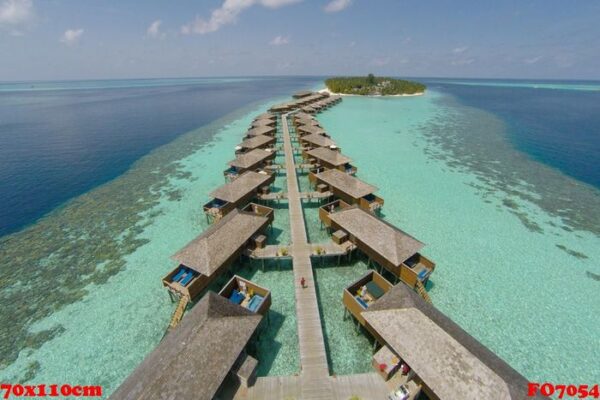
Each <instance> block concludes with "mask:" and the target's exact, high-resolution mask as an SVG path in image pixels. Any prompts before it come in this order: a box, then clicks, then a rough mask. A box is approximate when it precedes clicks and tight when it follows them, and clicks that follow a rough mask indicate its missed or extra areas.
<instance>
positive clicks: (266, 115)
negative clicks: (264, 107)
mask: <svg viewBox="0 0 600 400" xmlns="http://www.w3.org/2000/svg"><path fill="white" fill-rule="evenodd" d="M259 119H270V120H273V121H275V120H277V115H275V114H273V113H270V112H266V113H262V114H260V115H258V116H257V117H256V118H254V120H255V121H258V120H259Z"/></svg>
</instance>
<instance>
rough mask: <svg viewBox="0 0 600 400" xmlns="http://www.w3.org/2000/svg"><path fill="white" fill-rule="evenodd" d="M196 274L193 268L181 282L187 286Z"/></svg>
mask: <svg viewBox="0 0 600 400" xmlns="http://www.w3.org/2000/svg"><path fill="white" fill-rule="evenodd" d="M194 275H195V273H194V272H193V271H192V270H189V271H188V274H187V275H186V276H185V278H183V279H182V280H181V282H179V283H181V284H182V285H183V286H187V284H188V283H190V281H191V280H192V278H193V277H194Z"/></svg>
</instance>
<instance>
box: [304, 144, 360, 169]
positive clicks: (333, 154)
mask: <svg viewBox="0 0 600 400" xmlns="http://www.w3.org/2000/svg"><path fill="white" fill-rule="evenodd" d="M306 154H308V155H309V156H311V157H314V158H316V159H318V160H323V161H324V162H326V163H328V164H331V165H333V166H336V167H337V166H338V165H344V164H346V163H349V162H351V161H352V159H350V158H348V157H346V156H345V155H343V154H342V153H340V152H339V151H335V150H330V149H328V148H327V147H319V148H316V149H312V150H310V151H308V152H307V153H306Z"/></svg>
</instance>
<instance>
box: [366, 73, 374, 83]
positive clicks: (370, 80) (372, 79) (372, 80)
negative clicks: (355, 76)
mask: <svg viewBox="0 0 600 400" xmlns="http://www.w3.org/2000/svg"><path fill="white" fill-rule="evenodd" d="M367 83H368V84H369V85H374V84H375V75H373V74H369V75H368V76H367Z"/></svg>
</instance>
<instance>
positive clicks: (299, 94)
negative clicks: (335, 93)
mask: <svg viewBox="0 0 600 400" xmlns="http://www.w3.org/2000/svg"><path fill="white" fill-rule="evenodd" d="M311 94H313V92H311V91H310V90H301V91H299V92H296V93H294V95H293V96H292V97H293V98H295V99H300V98H302V97H307V96H310V95H311Z"/></svg>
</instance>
